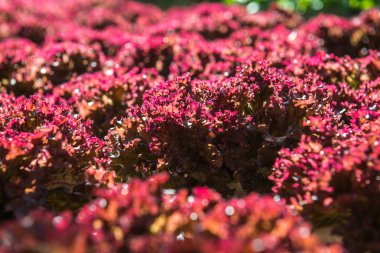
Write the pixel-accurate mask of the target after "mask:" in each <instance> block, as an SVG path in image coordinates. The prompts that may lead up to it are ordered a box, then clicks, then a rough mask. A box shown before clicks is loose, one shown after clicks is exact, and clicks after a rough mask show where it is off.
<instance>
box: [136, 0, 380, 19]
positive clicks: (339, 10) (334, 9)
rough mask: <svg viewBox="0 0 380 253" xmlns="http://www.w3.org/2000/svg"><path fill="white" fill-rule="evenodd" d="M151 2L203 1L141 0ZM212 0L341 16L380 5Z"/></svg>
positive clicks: (340, 0)
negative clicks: (273, 5) (276, 5)
mask: <svg viewBox="0 0 380 253" xmlns="http://www.w3.org/2000/svg"><path fill="white" fill-rule="evenodd" d="M143 2H151V3H153V4H156V5H158V6H160V7H161V8H164V9H166V8H169V7H171V6H176V5H182V6H183V5H189V4H193V3H199V2H205V1H202V0H143ZM212 2H224V3H225V4H243V5H246V6H247V10H248V11H249V12H252V13H254V12H257V11H259V10H265V9H267V8H268V7H269V6H270V5H271V4H272V3H277V4H278V5H279V6H281V7H283V8H286V9H291V10H297V11H299V12H301V13H303V14H304V15H306V16H313V15H316V14H318V13H319V12H326V13H335V14H337V15H342V16H351V15H355V14H357V13H359V12H360V11H361V10H366V9H370V8H373V7H380V0H220V1H217V0H216V1H212Z"/></svg>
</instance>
